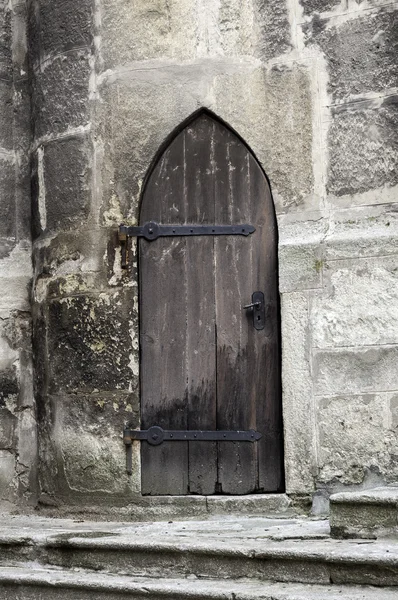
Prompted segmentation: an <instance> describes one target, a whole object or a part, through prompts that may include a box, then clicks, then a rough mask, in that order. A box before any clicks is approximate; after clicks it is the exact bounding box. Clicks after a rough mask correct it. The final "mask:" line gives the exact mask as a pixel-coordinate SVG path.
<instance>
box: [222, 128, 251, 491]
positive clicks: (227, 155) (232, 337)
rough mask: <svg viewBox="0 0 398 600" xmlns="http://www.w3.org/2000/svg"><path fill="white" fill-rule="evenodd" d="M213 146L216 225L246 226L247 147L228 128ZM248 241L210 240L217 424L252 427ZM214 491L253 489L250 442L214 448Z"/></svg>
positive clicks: (232, 238)
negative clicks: (212, 250) (246, 307)
mask: <svg viewBox="0 0 398 600" xmlns="http://www.w3.org/2000/svg"><path fill="white" fill-rule="evenodd" d="M218 133H219V135H218V140H217V145H216V164H217V170H218V176H217V179H216V190H217V191H216V208H215V211H216V220H217V221H216V222H217V223H220V224H235V223H245V222H247V223H251V222H252V221H251V211H250V207H251V202H250V198H249V197H248V195H249V189H250V175H251V174H250V168H249V166H250V165H249V161H248V151H247V149H246V147H245V146H244V145H243V144H242V143H241V142H240V140H238V139H237V138H236V136H234V135H233V134H232V133H231V132H229V131H228V130H226V129H224V128H221V127H219V128H218ZM255 235H256V234H255V233H254V234H253V235H252V236H250V237H240V236H239V237H237V236H226V237H225V238H221V237H220V238H217V239H216V241H215V261H216V323H217V426H218V428H219V429H232V430H234V429H251V428H254V427H255V425H256V397H257V396H256V389H255V385H253V374H254V371H255V370H256V369H258V365H257V363H256V362H255V356H254V354H253V344H252V343H251V339H252V338H253V328H252V326H251V324H250V320H249V319H247V317H246V315H245V313H244V311H243V305H244V304H247V302H248V301H250V298H251V293H252V292H253V291H255V290H254V289H252V285H253V284H252V271H253V268H252V244H253V237H254V236H255ZM218 482H219V486H220V487H219V491H220V492H222V493H226V494H247V493H250V492H254V491H255V490H256V487H257V463H256V446H255V444H251V443H245V442H241V443H238V442H220V443H219V444H218Z"/></svg>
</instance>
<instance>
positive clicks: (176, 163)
mask: <svg viewBox="0 0 398 600" xmlns="http://www.w3.org/2000/svg"><path fill="white" fill-rule="evenodd" d="M183 162H184V136H183V135H181V134H180V135H179V136H177V138H176V139H175V140H174V141H173V142H172V144H171V145H170V146H169V148H168V149H167V151H166V153H165V154H164V155H163V157H162V159H161V160H160V162H159V163H158V165H157V166H156V167H155V170H154V172H153V173H152V175H151V177H150V180H149V181H148V184H147V186H146V189H145V193H144V198H143V203H142V210H141V219H140V220H141V223H144V222H146V221H149V220H156V221H158V222H160V223H184V222H185V197H184V187H183V182H184V179H183V174H182V165H183ZM139 265H140V311H141V317H140V322H141V332H140V342H141V365H142V367H141V415H142V423H141V427H142V428H143V429H147V428H148V427H150V426H152V425H159V426H161V427H163V428H164V429H186V428H187V425H188V414H187V389H186V345H187V305H186V293H187V290H186V240H185V238H178V237H176V238H159V239H157V240H155V241H153V242H147V241H146V240H143V239H141V240H140V254H139ZM141 469H142V493H143V494H153V495H157V494H173V495H176V494H186V493H187V492H188V444H187V442H178V443H173V442H165V443H163V444H161V445H159V446H150V445H149V444H148V443H147V442H142V446H141Z"/></svg>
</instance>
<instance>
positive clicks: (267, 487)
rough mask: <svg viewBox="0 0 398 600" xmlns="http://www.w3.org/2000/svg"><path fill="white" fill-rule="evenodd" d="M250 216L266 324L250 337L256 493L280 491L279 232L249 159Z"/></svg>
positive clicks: (267, 196) (256, 169)
mask: <svg viewBox="0 0 398 600" xmlns="http://www.w3.org/2000/svg"><path fill="white" fill-rule="evenodd" d="M249 160H250V171H251V177H250V192H249V197H250V204H251V208H250V212H251V218H252V222H253V223H255V224H256V234H257V237H256V238H255V239H254V240H253V242H254V243H255V246H254V248H253V265H252V285H253V287H254V289H255V290H260V291H262V292H263V293H264V302H265V311H266V321H265V328H264V329H263V330H262V331H255V330H253V332H252V345H253V346H252V347H253V357H254V360H255V364H257V365H258V366H259V368H257V369H255V370H254V371H253V374H252V377H253V385H254V386H255V390H256V396H257V399H256V423H257V429H258V431H260V432H261V433H262V436H263V437H262V438H261V440H260V441H259V442H257V453H258V466H259V482H258V489H259V490H260V491H264V492H276V491H281V490H282V489H283V453H282V451H283V445H282V402H281V385H280V349H279V305H278V279H277V277H278V273H277V230H276V219H275V214H274V207H273V202H272V197H271V192H270V189H269V185H268V182H267V180H266V178H265V176H264V174H263V172H262V170H261V168H260V167H259V165H258V163H257V162H256V160H255V158H254V157H253V156H252V155H250V159H249Z"/></svg>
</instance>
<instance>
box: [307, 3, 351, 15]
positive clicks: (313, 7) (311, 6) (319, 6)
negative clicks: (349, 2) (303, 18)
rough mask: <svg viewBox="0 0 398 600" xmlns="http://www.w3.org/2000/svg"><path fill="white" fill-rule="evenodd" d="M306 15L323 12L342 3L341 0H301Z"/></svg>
mask: <svg viewBox="0 0 398 600" xmlns="http://www.w3.org/2000/svg"><path fill="white" fill-rule="evenodd" d="M300 4H301V5H302V7H303V9H304V14H305V15H310V14H312V13H322V12H324V11H327V10H331V9H332V8H335V7H336V6H339V5H340V4H341V0H300Z"/></svg>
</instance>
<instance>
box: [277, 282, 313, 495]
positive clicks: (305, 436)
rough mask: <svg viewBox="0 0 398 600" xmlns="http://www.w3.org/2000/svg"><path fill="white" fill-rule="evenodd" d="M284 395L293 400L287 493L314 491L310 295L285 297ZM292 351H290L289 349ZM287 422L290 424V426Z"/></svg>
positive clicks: (288, 409) (287, 413) (287, 412)
mask: <svg viewBox="0 0 398 600" xmlns="http://www.w3.org/2000/svg"><path fill="white" fill-rule="evenodd" d="M281 310H282V315H284V318H283V320H282V339H283V340H285V342H284V345H283V346H282V354H283V356H282V360H283V364H284V365H285V368H284V370H283V373H282V389H283V393H284V394H287V395H288V397H289V398H290V402H289V404H288V405H287V406H286V405H285V407H284V425H285V468H286V484H287V485H286V491H287V492H288V493H294V492H302V491H303V490H307V492H312V491H313V487H314V475H315V469H316V456H315V445H314V436H313V431H314V424H313V419H314V407H313V405H312V401H311V395H310V393H309V390H310V389H311V374H310V357H309V330H308V310H309V300H308V295H307V294H305V293H302V292H295V293H291V294H283V296H282V306H281ZM287 348H289V349H290V350H289V352H287V351H286V349H287ZM286 423H288V424H289V426H288V427H286Z"/></svg>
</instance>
